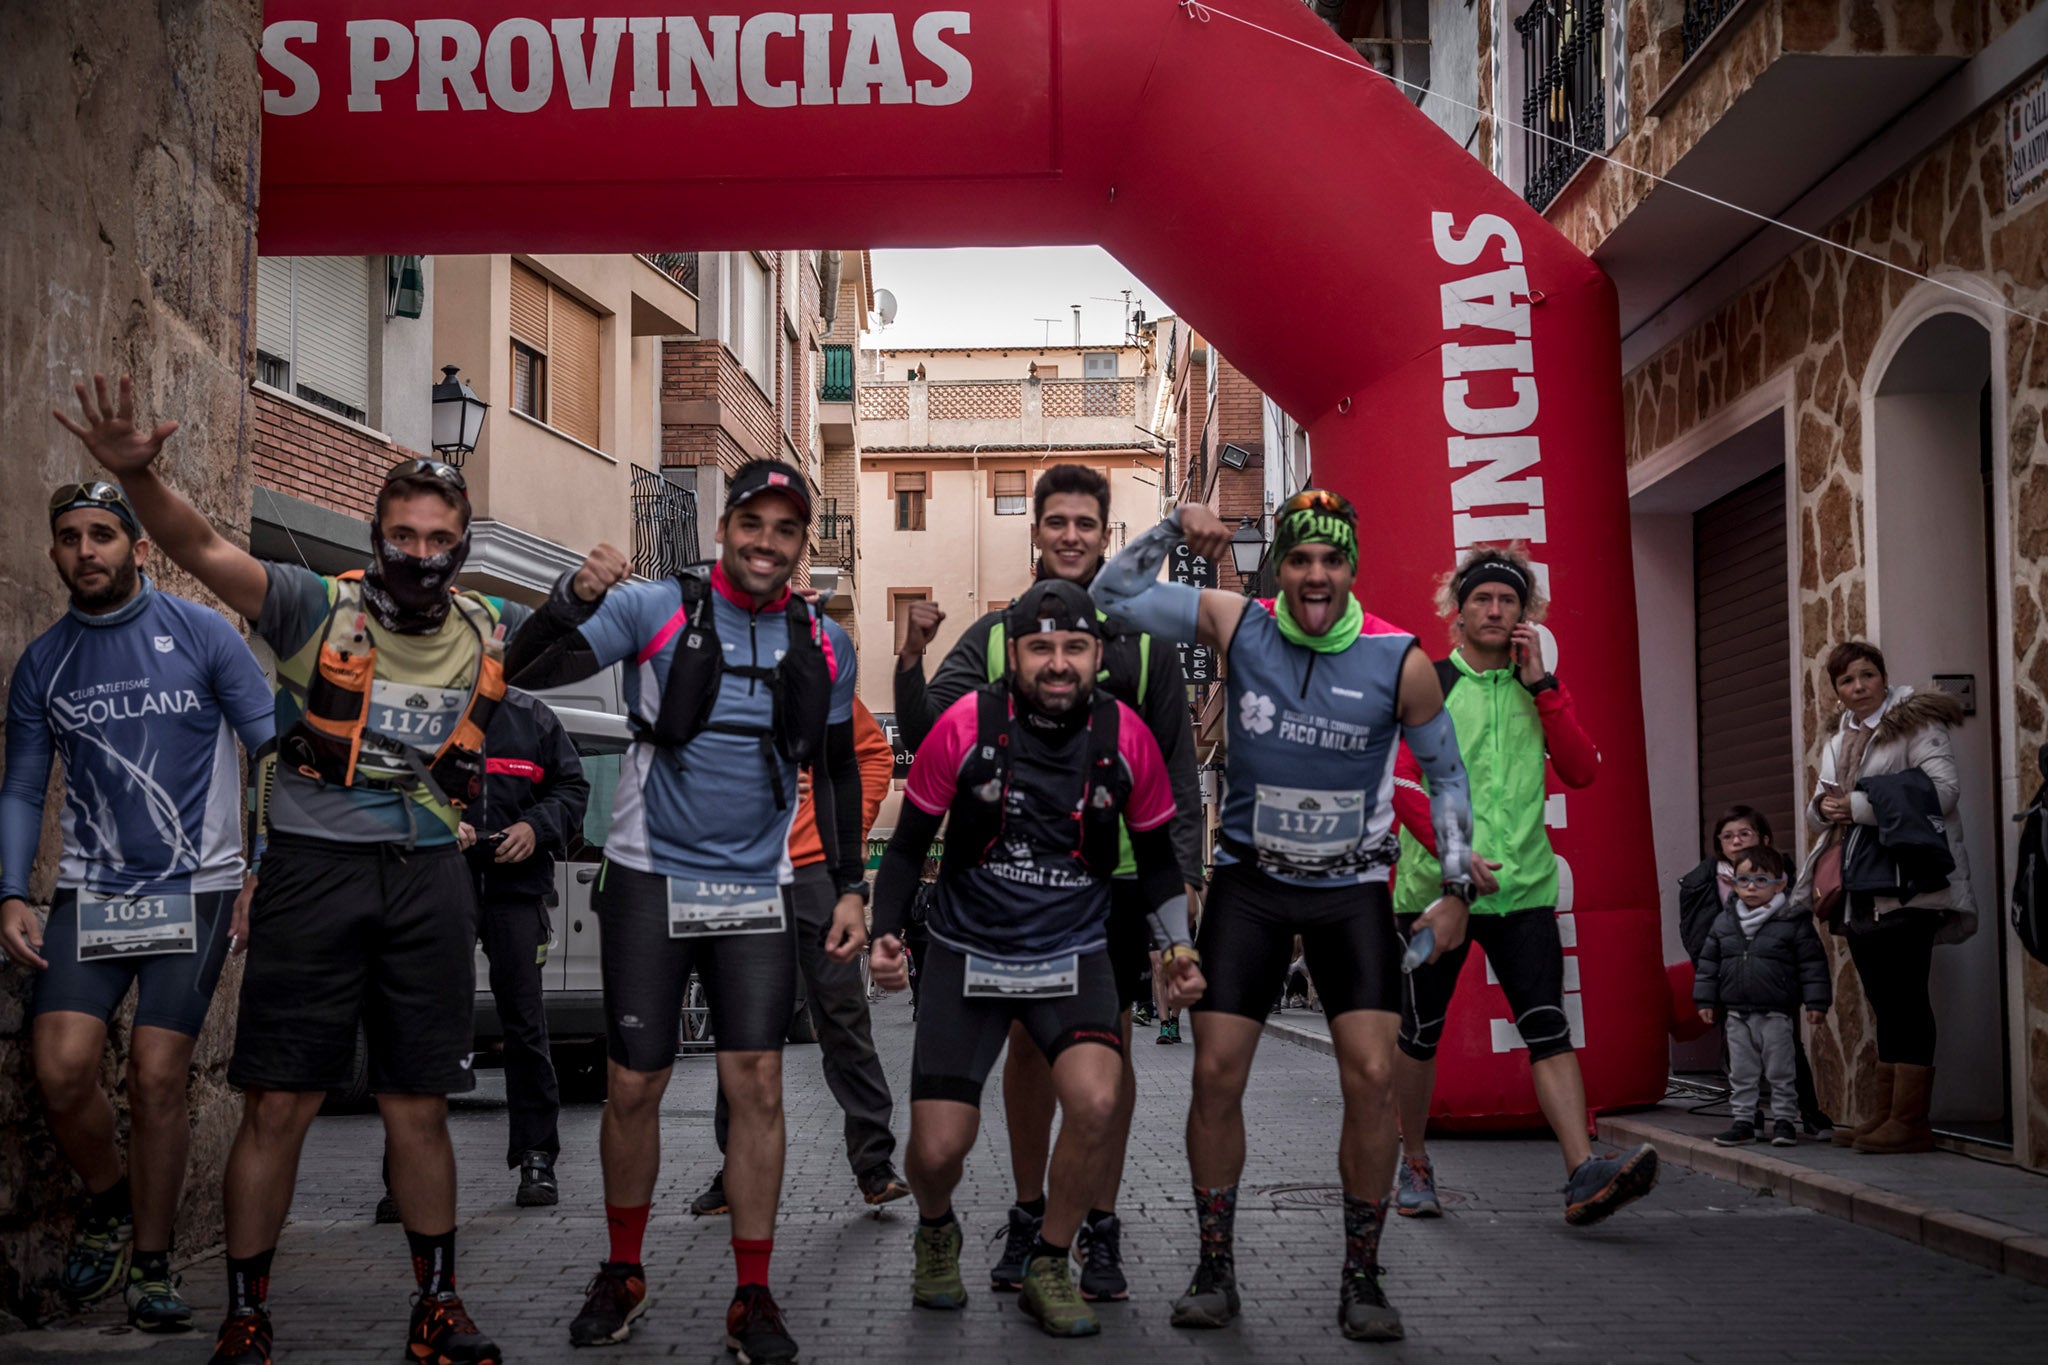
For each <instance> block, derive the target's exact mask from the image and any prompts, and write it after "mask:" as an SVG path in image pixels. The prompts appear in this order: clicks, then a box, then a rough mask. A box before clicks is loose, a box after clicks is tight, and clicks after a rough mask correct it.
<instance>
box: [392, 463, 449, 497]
mask: <svg viewBox="0 0 2048 1365" xmlns="http://www.w3.org/2000/svg"><path fill="white" fill-rule="evenodd" d="M420 478H425V479H439V480H440V481H441V482H442V483H445V484H448V485H450V486H451V487H453V488H454V489H455V491H456V492H458V493H460V494H462V496H463V497H465V498H467V497H468V496H469V484H468V483H466V482H465V481H464V480H463V477H462V471H461V470H459V469H457V468H456V467H455V466H454V465H452V464H449V463H448V462H447V461H446V460H435V459H429V458H428V457H426V456H424V455H422V456H419V457H417V458H415V459H410V460H405V461H403V462H401V463H399V464H395V465H393V466H391V471H390V472H389V473H388V474H386V475H385V476H384V482H386V483H391V482H393V481H394V480H397V479H420Z"/></svg>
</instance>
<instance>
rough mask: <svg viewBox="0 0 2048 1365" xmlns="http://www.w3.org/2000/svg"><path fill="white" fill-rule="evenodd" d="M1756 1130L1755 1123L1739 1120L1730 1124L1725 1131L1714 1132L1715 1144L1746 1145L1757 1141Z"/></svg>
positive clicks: (1721, 1145) (1719, 1145) (1727, 1145)
mask: <svg viewBox="0 0 2048 1365" xmlns="http://www.w3.org/2000/svg"><path fill="white" fill-rule="evenodd" d="M1756 1130H1757V1126H1756V1125H1755V1124H1753V1123H1743V1122H1741V1121H1740V1120H1738V1121H1737V1122H1735V1123H1733V1124H1730V1125H1729V1126H1728V1128H1727V1129H1726V1130H1725V1131H1723V1132H1719V1133H1716V1134H1714V1145H1715V1146H1716V1147H1746V1146H1748V1145H1749V1144H1750V1143H1752V1142H1755V1141H1756Z"/></svg>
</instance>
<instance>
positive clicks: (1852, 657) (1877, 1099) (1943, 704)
mask: <svg viewBox="0 0 2048 1365" xmlns="http://www.w3.org/2000/svg"><path fill="white" fill-rule="evenodd" d="M1827 675H1828V682H1829V684H1830V685H1831V686H1832V687H1833V688H1834V689H1835V695H1836V697H1837V698H1839V699H1840V700H1841V703H1842V705H1843V706H1844V707H1845V708H1846V710H1845V712H1844V714H1843V716H1842V719H1841V723H1840V725H1839V726H1838V727H1837V729H1836V731H1835V734H1834V736H1833V737H1832V738H1830V739H1829V740H1828V742H1827V747H1826V749H1825V750H1823V751H1822V754H1821V761H1820V782H1819V784H1818V785H1817V786H1816V787H1815V789H1814V794H1813V799H1812V800H1811V801H1809V802H1808V803H1807V807H1806V820H1807V824H1808V825H1809V826H1811V827H1812V829H1813V830H1814V832H1815V833H1816V835H1818V836H1819V837H1818V838H1817V839H1816V841H1815V843H1814V848H1813V852H1812V854H1811V855H1809V856H1808V858H1807V860H1806V866H1805V867H1804V868H1803V869H1802V870H1801V872H1800V875H1799V886H1798V888H1797V890H1796V891H1795V893H1794V896H1793V899H1794V900H1795V901H1798V902H1800V903H1802V904H1805V905H1809V906H1811V907H1812V908H1813V910H1814V913H1815V914H1817V915H1819V916H1820V917H1821V918H1822V919H1824V920H1825V921H1826V922H1827V925H1828V928H1829V929H1830V930H1831V931H1832V932H1833V933H1834V934H1835V935H1837V936H1838V937H1842V938H1846V939H1847V940H1848V943H1849V956H1850V959H1851V960H1852V961H1853V962H1854V963H1855V965H1856V975H1857V977H1858V979H1860V980H1861V982H1862V984H1863V995H1864V998H1865V999H1867V1000H1868V1001H1869V1002H1870V1011H1871V1013H1872V1014H1873V1015H1874V1016H1875V1017H1876V1020H1877V1060H1878V1067H1877V1085H1876V1088H1875V1091H1874V1101H1873V1103H1872V1105H1871V1107H1870V1109H1869V1111H1868V1112H1867V1113H1866V1115H1865V1117H1864V1121H1863V1122H1862V1123H1860V1124H1858V1125H1857V1126H1856V1127H1855V1128H1853V1129H1852V1128H1841V1129H1837V1130H1836V1131H1835V1142H1836V1144H1837V1145H1839V1146H1845V1147H1848V1146H1853V1147H1854V1148H1855V1149H1856V1150H1857V1151H1859V1152H1879V1153H1893V1152H1925V1151H1930V1150H1932V1149H1933V1147H1934V1128H1933V1126H1932V1125H1931V1124H1930V1123H1929V1122H1928V1104H1929V1099H1930V1097H1931V1094H1932V1092H1933V1089H1934V1005H1933V1003H1932V1001H1931V1000H1930V999H1929V998H1928V993H1927V978H1928V973H1929V971H1930V969H1931V968H1932V967H1933V964H1934V945H1935V944H1937V943H1960V942H1962V941H1963V940H1964V939H1966V938H1968V937H1969V936H1970V935H1971V934H1972V933H1974V932H1975V931H1976V928H1977V907H1976V901H1975V899H1974V898H1973V897H1972V896H1971V893H1970V865H1969V859H1968V856H1967V854H1966V853H1965V852H1964V849H1963V821H1962V817H1961V815H1960V813H1959V812H1958V811H1957V810H1956V800H1957V797H1958V795H1959V794H1960V792H1961V782H1960V780H1959V779H1958V777H1957V774H1956V758H1955V751H1954V749H1953V747H1952V746H1951V744H1950V742H1949V734H1948V732H1949V731H1950V730H1951V729H1952V728H1954V727H1955V726H1956V725H1958V724H1960V723H1961V722H1962V718H1963V709H1962V706H1961V704H1960V703H1958V702H1957V701H1956V700H1955V699H1954V698H1953V697H1950V696H1948V695H1946V694H1944V693H1941V692H1916V691H1914V690H1913V689H1912V688H1910V687H1893V686H1891V685H1890V682H1889V680H1888V678H1887V676H1886V673H1885V666H1884V655H1883V654H1881V653H1879V652H1878V650H1877V648H1876V646H1874V645H1871V644H1868V643H1866V642H1865V641H1862V640H1851V641H1849V642H1847V643H1846V644H1840V645H1837V646H1835V648H1834V650H1833V652H1831V653H1830V654H1829V655H1828V658H1827ZM1912 770H1918V772H1919V773H1920V774H1921V775H1923V776H1924V777H1925V778H1926V779H1927V781H1928V782H1929V783H1930V784H1931V785H1932V787H1933V789H1934V795H1935V798H1936V801H1937V802H1938V803H1939V806H1940V810H1941V820H1940V822H1939V825H1940V826H1941V827H1943V828H1944V829H1945V832H1946V835H1947V840H1948V848H1949V854H1950V856H1951V857H1953V858H1954V860H1955V870H1954V871H1953V872H1951V873H1950V874H1949V880H1948V885H1946V886H1944V887H1942V888H1941V889H1939V890H1935V891H1924V892H1920V893H1918V894H1915V895H1910V896H1905V897H1894V896H1885V895H1881V894H1870V893H1849V894H1846V895H1845V894H1843V892H1842V876H1841V870H1840V869H1841V865H1842V851H1843V846H1844V844H1845V842H1846V841H1847V839H1848V836H1849V832H1850V830H1851V829H1852V828H1853V827H1854V826H1857V825H1867V826H1873V827H1874V826H1876V825H1877V824H1878V814H1877V811H1876V809H1875V808H1874V807H1873V805H1872V802H1871V798H1870V796H1869V794H1868V792H1867V791H1865V790H1859V784H1861V783H1866V782H1868V781H1870V780H1871V779H1872V778H1878V777H1886V776H1893V775H1898V774H1903V773H1907V772H1909V771H1912Z"/></svg>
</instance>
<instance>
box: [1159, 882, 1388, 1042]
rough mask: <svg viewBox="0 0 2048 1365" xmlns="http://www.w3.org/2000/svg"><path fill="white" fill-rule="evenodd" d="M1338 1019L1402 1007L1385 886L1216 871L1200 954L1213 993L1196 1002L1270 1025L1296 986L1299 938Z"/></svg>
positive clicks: (1329, 1011) (1328, 1012) (1327, 1008)
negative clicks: (1284, 995)
mask: <svg viewBox="0 0 2048 1365" xmlns="http://www.w3.org/2000/svg"><path fill="white" fill-rule="evenodd" d="M1296 934H1300V935H1301V943H1302V951H1303V954H1304V956H1305V959H1306V961H1307V964H1308V972H1309V976H1310V977H1311V978H1313V979H1314V981H1315V985H1316V994H1317V995H1318V996H1320V997H1321V998H1322V1002H1323V1013H1324V1015H1325V1016H1327V1017H1328V1018H1331V1019H1335V1018H1336V1017H1337V1016H1338V1015H1340V1014H1344V1013H1347V1012H1348V1011H1351V1010H1383V1011H1386V1012H1387V1013H1390V1014H1391V1013H1395V1012H1397V1011H1399V1010H1400V1008H1401V954H1402V953H1404V952H1405V951H1407V947H1408V944H1407V941H1406V940H1405V939H1403V938H1402V937H1401V934H1400V931H1399V930H1398V929H1396V928H1395V927H1394V901H1393V897H1392V895H1391V894H1390V893H1389V891H1388V889H1387V884H1386V883H1385V882H1366V883H1364V884H1362V885H1356V884H1354V885H1349V886H1333V887H1330V888H1329V889H1327V890H1316V889H1311V888H1308V887H1301V886H1294V885H1290V884H1287V883H1283V882H1278V881H1275V880H1274V879H1273V878H1271V877H1269V876H1267V875H1266V874H1265V873H1263V872H1261V871H1259V870H1258V869H1257V868H1255V867H1247V866H1245V865H1244V864H1242V863H1225V864H1224V865H1222V866H1221V867H1218V868H1217V869H1216V879H1215V880H1214V881H1213V882H1212V883H1211V884H1210V888H1209V898H1208V902H1207V904H1206V905H1205V906H1204V907H1203V910H1202V928H1201V932H1200V933H1199V934H1197V935H1196V941H1195V947H1196V948H1197V949H1199V950H1200V952H1201V954H1202V974H1203V975H1204V976H1205V977H1207V978H1208V981H1209V989H1208V991H1207V992H1205V993H1204V994H1203V996H1202V998H1201V999H1200V1000H1199V1001H1197V1002H1196V1003H1195V1005H1194V1008H1195V1009H1196V1010H1216V1011H1219V1012H1221V1013H1224V1014H1237V1015H1242V1016H1244V1017H1245V1018H1247V1019H1264V1018H1265V1017H1266V1016H1267V1015H1268V1014H1271V1013H1272V1012H1273V1004H1274V1002H1275V1001H1277V1000H1278V999H1279V998H1280V992H1281V990H1282V989H1283V988H1284V987H1285V985H1286V984H1287V968H1288V964H1289V963H1291V962H1292V961H1293V960H1294V936H1295V935H1296Z"/></svg>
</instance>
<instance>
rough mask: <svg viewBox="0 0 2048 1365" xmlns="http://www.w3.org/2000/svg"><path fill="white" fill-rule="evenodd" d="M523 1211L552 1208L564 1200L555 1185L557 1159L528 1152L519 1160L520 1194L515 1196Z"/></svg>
mask: <svg viewBox="0 0 2048 1365" xmlns="http://www.w3.org/2000/svg"><path fill="white" fill-rule="evenodd" d="M514 1197H515V1199H516V1200H517V1202H518V1204H519V1207H520V1208H522V1209H545V1208H552V1207H553V1206H554V1205H555V1204H557V1203H559V1202H560V1201H561V1198H562V1194H561V1191H560V1189H558V1188H557V1187H556V1185H555V1159H554V1158H553V1157H551V1156H549V1155H548V1154H547V1153H546V1152H528V1153H527V1154H526V1155H525V1156H523V1157H521V1158H520V1160H519V1193H518V1194H517V1195H516V1196H514Z"/></svg>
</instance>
